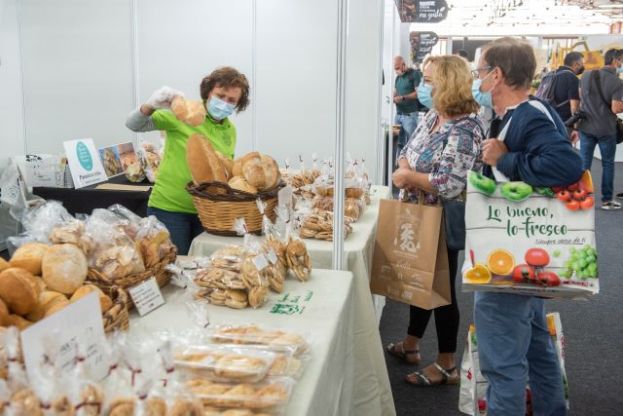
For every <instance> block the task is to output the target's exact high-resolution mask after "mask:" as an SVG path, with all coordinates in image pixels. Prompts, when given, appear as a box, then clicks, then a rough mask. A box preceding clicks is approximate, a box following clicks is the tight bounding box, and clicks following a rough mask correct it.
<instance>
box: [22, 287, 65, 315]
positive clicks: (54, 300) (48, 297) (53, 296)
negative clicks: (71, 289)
mask: <svg viewBox="0 0 623 416" xmlns="http://www.w3.org/2000/svg"><path fill="white" fill-rule="evenodd" d="M68 303H69V301H68V300H67V298H66V297H65V295H63V294H62V293H59V292H52V291H45V292H42V293H41V295H39V302H38V303H37V306H36V307H35V309H34V310H33V311H32V312H30V313H29V314H28V315H26V318H27V319H28V320H29V321H33V322H37V321H40V320H41V319H43V318H44V317H45V316H46V313H47V311H48V310H50V309H52V308H53V307H54V306H55V305H57V304H62V305H67V304H68Z"/></svg>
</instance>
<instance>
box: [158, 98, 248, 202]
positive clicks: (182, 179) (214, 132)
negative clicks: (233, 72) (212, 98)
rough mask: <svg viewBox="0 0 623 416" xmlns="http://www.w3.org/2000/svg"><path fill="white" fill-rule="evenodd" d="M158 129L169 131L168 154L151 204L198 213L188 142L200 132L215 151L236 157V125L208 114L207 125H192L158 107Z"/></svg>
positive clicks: (166, 149)
mask: <svg viewBox="0 0 623 416" xmlns="http://www.w3.org/2000/svg"><path fill="white" fill-rule="evenodd" d="M151 118H152V120H153V121H154V124H155V125H156V127H157V128H158V130H164V131H165V132H166V134H167V137H166V140H165V142H164V157H163V159H162V161H161V162H160V167H159V168H158V179H157V180H156V183H155V185H154V188H153V190H152V191H151V196H150V197H149V203H148V205H149V206H150V207H152V208H159V209H162V210H165V211H171V212H182V213H187V214H195V213H196V212H197V210H196V209H195V206H194V204H193V201H192V197H191V196H190V194H189V193H188V192H187V191H186V185H187V184H188V182H190V181H191V180H192V177H191V176H190V169H189V168H188V164H187V163H186V142H187V141H188V138H189V137H190V136H191V135H193V134H195V133H199V134H201V135H203V136H204V137H207V138H208V139H209V140H210V143H211V144H212V146H213V147H214V150H218V151H219V152H221V153H222V154H224V155H225V156H226V157H229V158H230V159H233V157H234V150H235V149H236V127H234V125H233V124H232V123H231V122H230V121H229V119H225V120H224V121H223V122H222V123H221V124H218V123H215V122H214V121H213V120H212V119H211V118H210V117H206V119H205V121H204V122H203V124H201V125H199V126H197V127H192V126H189V125H188V124H186V123H183V122H181V121H179V120H178V119H177V118H175V115H173V113H171V112H170V111H168V110H157V111H155V112H154V113H153V114H152V115H151Z"/></svg>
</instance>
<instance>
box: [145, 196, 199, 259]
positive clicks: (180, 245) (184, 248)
mask: <svg viewBox="0 0 623 416" xmlns="http://www.w3.org/2000/svg"><path fill="white" fill-rule="evenodd" d="M147 215H153V216H155V217H156V218H157V219H158V221H160V222H161V223H163V224H164V226H165V227H167V230H169V233H170V234H171V241H172V242H173V244H175V246H176V247H177V254H179V255H182V256H185V255H187V254H188V250H189V249H190V243H192V241H193V239H194V238H195V237H197V236H198V235H199V234H201V233H202V232H203V226H202V225H201V222H200V221H199V217H198V216H197V214H184V213H182V212H171V211H165V210H163V209H159V208H152V207H147Z"/></svg>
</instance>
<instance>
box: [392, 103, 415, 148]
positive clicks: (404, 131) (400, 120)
mask: <svg viewBox="0 0 623 416" xmlns="http://www.w3.org/2000/svg"><path fill="white" fill-rule="evenodd" d="M394 121H395V123H396V124H400V136H399V137H398V147H400V148H403V147H404V146H405V145H406V144H407V142H408V141H409V139H410V138H411V135H412V134H413V132H414V131H415V128H416V127H417V122H418V113H417V111H416V112H414V113H411V114H398V113H396V118H395V120H394Z"/></svg>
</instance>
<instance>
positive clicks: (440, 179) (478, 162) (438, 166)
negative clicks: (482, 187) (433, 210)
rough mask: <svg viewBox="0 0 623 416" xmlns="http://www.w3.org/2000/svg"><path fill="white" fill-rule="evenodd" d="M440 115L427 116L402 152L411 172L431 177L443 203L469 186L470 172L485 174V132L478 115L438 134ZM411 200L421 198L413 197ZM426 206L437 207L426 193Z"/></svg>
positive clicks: (450, 123)
mask: <svg viewBox="0 0 623 416" xmlns="http://www.w3.org/2000/svg"><path fill="white" fill-rule="evenodd" d="M438 117H439V115H438V114H437V112H436V111H434V110H431V111H429V112H428V113H426V115H425V116H424V120H423V121H422V122H420V123H419V124H418V126H417V128H416V130H415V132H413V135H412V136H411V139H410V140H409V142H408V143H407V145H406V146H405V147H404V149H402V152H401V153H400V156H399V159H406V160H407V162H409V166H410V167H411V169H415V171H417V172H421V173H428V174H429V175H428V179H429V181H430V183H431V185H432V186H433V188H435V190H436V191H437V195H438V196H439V197H441V199H454V198H457V197H459V196H460V195H461V193H462V192H463V190H465V187H466V185H467V174H468V172H469V171H470V170H476V171H479V172H480V171H481V170H482V151H481V146H482V142H483V140H484V139H485V137H484V134H485V133H484V132H485V129H484V127H483V125H482V121H481V120H480V118H479V117H478V116H477V115H476V114H470V115H468V116H465V117H461V118H458V119H456V120H450V121H448V122H446V123H445V124H444V125H443V126H441V127H440V128H439V130H438V131H437V132H435V133H431V130H432V129H433V127H434V126H435V124H436V122H437V118H438ZM409 198H410V199H416V198H417V195H414V194H410V195H409ZM424 199H425V201H424V202H425V203H430V204H434V203H436V202H437V196H435V195H433V194H429V193H424Z"/></svg>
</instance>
